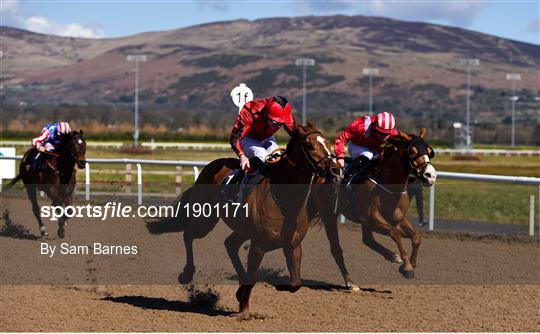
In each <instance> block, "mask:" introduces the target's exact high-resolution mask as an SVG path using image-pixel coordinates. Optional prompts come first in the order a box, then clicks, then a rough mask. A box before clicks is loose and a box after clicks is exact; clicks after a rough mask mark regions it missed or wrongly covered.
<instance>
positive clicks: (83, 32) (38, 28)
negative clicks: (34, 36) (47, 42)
mask: <svg viewBox="0 0 540 334" xmlns="http://www.w3.org/2000/svg"><path fill="white" fill-rule="evenodd" d="M24 28H25V29H28V30H30V31H33V32H38V33H42V34H49V35H58V36H69V37H84V38H99V37H102V36H103V31H102V30H101V29H96V28H90V27H86V26H82V25H80V24H78V23H68V24H61V23H57V22H54V21H52V20H50V19H48V18H46V17H44V16H31V17H29V18H27V19H25V20H24Z"/></svg>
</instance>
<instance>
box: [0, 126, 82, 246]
mask: <svg viewBox="0 0 540 334" xmlns="http://www.w3.org/2000/svg"><path fill="white" fill-rule="evenodd" d="M56 150H57V151H58V152H60V153H47V152H42V153H40V154H42V155H46V156H47V155H48V156H49V157H52V159H50V160H48V161H47V169H45V170H43V171H39V170H34V169H32V168H30V166H31V164H32V160H33V159H34V158H35V157H36V154H37V151H36V149H34V148H31V149H29V150H28V151H26V153H25V154H24V156H23V158H22V160H21V163H20V165H19V175H17V176H16V177H15V178H14V179H13V180H11V182H10V183H9V184H8V185H7V187H8V188H9V187H11V186H13V185H14V184H15V183H17V182H18V181H20V180H22V181H23V183H24V186H25V188H26V193H27V195H28V199H29V200H30V202H32V211H33V212H34V216H35V217H36V219H37V221H38V224H39V231H40V232H41V236H42V237H44V236H47V235H48V234H47V230H46V228H45V225H44V224H43V221H42V220H41V214H40V209H39V204H38V201H37V191H38V190H41V191H43V192H45V194H47V196H48V197H49V198H50V199H51V200H52V205H53V206H64V207H65V206H68V205H71V203H72V202H73V191H74V190H75V184H76V179H75V174H76V170H75V165H77V167H79V168H84V166H85V164H86V158H85V153H86V142H85V140H84V136H83V131H82V130H80V131H73V132H71V133H69V134H65V135H63V138H62V141H61V144H60V145H59V146H58V147H57V148H56ZM45 158H46V157H42V159H45ZM66 220H67V217H66V216H65V215H64V216H62V217H60V218H59V219H58V237H60V238H63V237H64V236H65V227H64V226H65V222H66Z"/></svg>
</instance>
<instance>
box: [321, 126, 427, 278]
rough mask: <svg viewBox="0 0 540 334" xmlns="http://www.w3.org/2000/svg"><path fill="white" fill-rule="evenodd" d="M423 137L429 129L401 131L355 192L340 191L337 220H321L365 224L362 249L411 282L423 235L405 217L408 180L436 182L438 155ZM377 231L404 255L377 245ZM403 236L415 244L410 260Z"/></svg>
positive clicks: (332, 216)
mask: <svg viewBox="0 0 540 334" xmlns="http://www.w3.org/2000/svg"><path fill="white" fill-rule="evenodd" d="M425 136H426V130H425V129H422V130H421V132H420V135H419V136H417V135H413V134H410V135H409V134H406V133H403V132H400V133H399V134H398V135H397V136H395V137H393V138H392V139H390V140H389V145H387V147H386V148H385V149H384V151H383V152H382V154H381V158H380V159H379V161H378V163H376V165H375V166H374V168H372V169H371V172H368V176H369V177H368V178H365V179H363V180H362V181H361V182H359V183H358V184H352V185H351V187H355V189H354V192H353V196H351V193H349V191H350V190H349V189H346V188H345V187H341V190H340V193H339V199H338V207H337V210H335V211H334V214H333V215H332V214H326V215H321V219H322V220H323V221H324V223H325V225H329V224H331V222H332V221H335V220H337V216H338V214H339V213H342V214H343V215H345V217H347V218H348V219H349V220H351V221H352V222H354V223H359V224H362V241H363V242H364V244H366V246H368V247H369V248H371V249H373V250H374V251H376V252H377V253H379V254H381V255H382V256H384V257H385V258H386V259H387V260H389V261H392V262H397V263H403V265H402V266H401V267H400V269H399V271H400V273H401V274H402V275H403V276H404V277H405V278H408V279H412V278H414V268H415V267H416V257H417V255H418V248H419V247H420V242H421V237H420V234H419V233H418V232H417V231H416V230H415V229H414V227H413V226H412V224H411V222H410V221H409V220H408V219H407V216H406V215H407V211H408V209H409V196H408V195H407V182H408V176H409V174H415V176H416V177H419V178H420V179H421V180H422V182H423V184H424V185H425V186H432V185H433V184H434V183H435V180H436V177H437V173H436V171H435V168H434V167H433V166H432V164H431V160H430V159H431V158H433V156H434V151H433V149H432V148H431V147H430V146H429V145H428V144H427V143H426V142H425ZM327 195H328V194H327ZM321 203H327V202H321ZM327 206H328V205H327ZM326 211H329V208H326ZM326 220H330V221H329V222H327V221H326ZM373 232H377V233H380V234H383V235H388V236H390V237H391V238H392V240H393V241H394V242H395V243H396V244H397V247H398V249H399V253H400V254H399V255H398V254H396V253H394V252H392V251H390V250H389V249H387V248H386V247H384V246H383V245H381V244H380V243H378V242H377V241H376V240H375V239H374V237H373ZM402 237H407V238H410V239H411V242H412V254H411V255H410V256H409V254H408V253H407V251H406V250H405V248H404V247H403V244H402V242H401V238H402Z"/></svg>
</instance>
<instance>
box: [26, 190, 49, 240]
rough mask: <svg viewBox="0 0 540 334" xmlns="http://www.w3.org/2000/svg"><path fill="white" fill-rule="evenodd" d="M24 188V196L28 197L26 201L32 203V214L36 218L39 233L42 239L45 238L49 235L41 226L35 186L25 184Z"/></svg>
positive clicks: (42, 225)
mask: <svg viewBox="0 0 540 334" xmlns="http://www.w3.org/2000/svg"><path fill="white" fill-rule="evenodd" d="M25 188H26V194H27V195H28V199H29V200H30V202H31V203H32V212H33V213H34V216H35V217H36V219H37V221H38V224H39V232H40V234H41V236H42V237H45V236H47V235H49V234H48V233H47V229H46V228H45V225H44V224H43V221H42V220H41V213H40V211H39V204H38V201H37V189H36V186H35V185H33V184H25Z"/></svg>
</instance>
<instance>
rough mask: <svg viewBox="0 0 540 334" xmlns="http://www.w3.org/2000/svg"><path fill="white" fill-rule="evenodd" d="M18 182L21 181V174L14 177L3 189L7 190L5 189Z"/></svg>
mask: <svg viewBox="0 0 540 334" xmlns="http://www.w3.org/2000/svg"><path fill="white" fill-rule="evenodd" d="M20 180H22V175H21V174H19V175H17V176H15V178H14V179H12V180H11V181H9V183H8V184H7V185H6V186H5V188H4V189H6V190H7V189H9V188H11V187H13V185H15V183H17V182H19V181H20Z"/></svg>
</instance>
